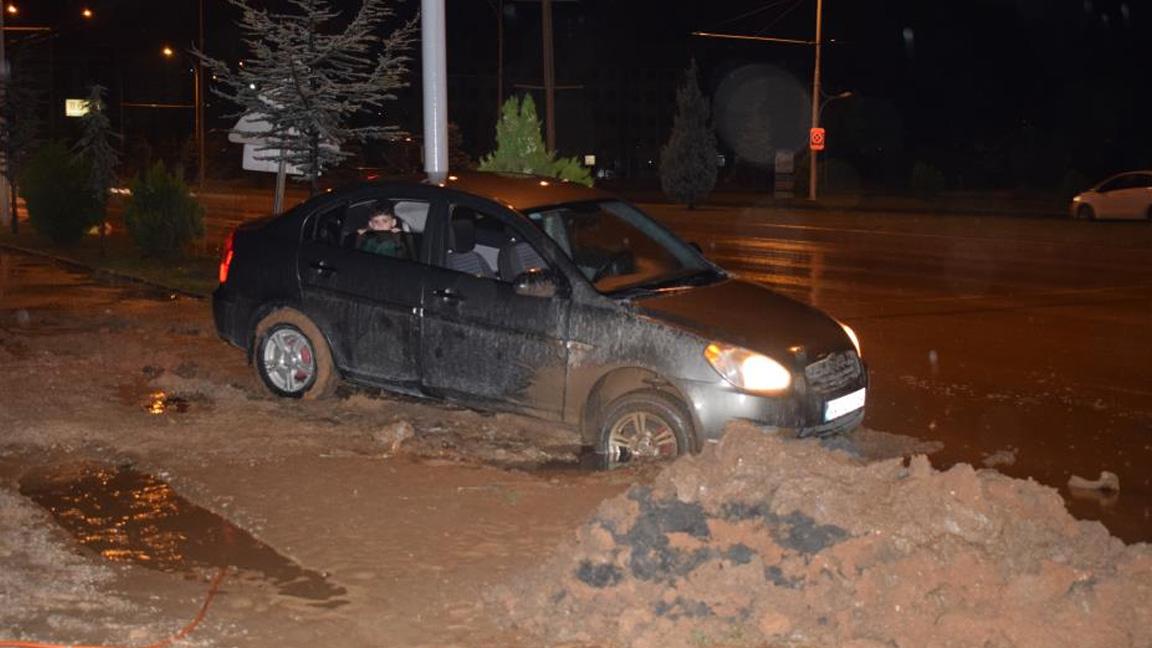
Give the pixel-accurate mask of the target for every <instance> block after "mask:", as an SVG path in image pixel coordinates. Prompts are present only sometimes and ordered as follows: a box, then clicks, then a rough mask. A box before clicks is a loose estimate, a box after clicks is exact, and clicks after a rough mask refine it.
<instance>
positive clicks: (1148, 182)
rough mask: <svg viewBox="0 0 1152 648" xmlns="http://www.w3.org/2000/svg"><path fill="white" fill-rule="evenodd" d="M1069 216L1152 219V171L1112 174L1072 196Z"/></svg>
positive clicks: (1093, 218) (1086, 218) (1090, 218)
mask: <svg viewBox="0 0 1152 648" xmlns="http://www.w3.org/2000/svg"><path fill="white" fill-rule="evenodd" d="M1071 212H1072V218H1083V219H1085V220H1095V219H1097V218H1120V219H1128V220H1133V219H1148V220H1152V171H1129V172H1127V173H1121V174H1119V175H1114V176H1112V177H1111V178H1108V179H1107V180H1105V181H1103V182H1101V183H1100V184H1098V185H1096V186H1095V187H1092V188H1091V189H1089V190H1088V191H1085V192H1084V193H1082V194H1080V195H1078V196H1076V197H1075V198H1073V199H1072V207H1071Z"/></svg>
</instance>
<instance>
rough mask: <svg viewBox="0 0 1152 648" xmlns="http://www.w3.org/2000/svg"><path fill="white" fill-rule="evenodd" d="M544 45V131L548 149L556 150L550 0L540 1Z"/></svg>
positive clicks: (554, 84)
mask: <svg viewBox="0 0 1152 648" xmlns="http://www.w3.org/2000/svg"><path fill="white" fill-rule="evenodd" d="M540 9H541V11H540V21H541V25H540V32H541V33H542V34H543V40H544V42H543V46H544V132H545V134H546V138H545V142H546V144H547V145H548V150H549V151H555V150H556V66H555V63H554V62H553V59H552V54H553V52H552V0H541V2H540Z"/></svg>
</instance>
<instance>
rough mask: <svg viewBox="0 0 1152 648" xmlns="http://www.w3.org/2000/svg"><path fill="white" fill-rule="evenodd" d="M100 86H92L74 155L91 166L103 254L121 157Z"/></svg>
mask: <svg viewBox="0 0 1152 648" xmlns="http://www.w3.org/2000/svg"><path fill="white" fill-rule="evenodd" d="M105 92H106V89H105V88H104V86H101V85H94V86H92V89H91V91H90V92H89V93H88V101H87V102H86V104H87V108H88V112H86V113H84V117H83V118H82V119H81V126H82V128H83V131H84V133H83V135H81V136H80V140H79V141H78V142H76V146H75V147H74V148H73V152H74V153H75V154H76V155H77V156H79V157H81V158H83V159H84V161H85V162H86V163H87V166H88V174H89V175H88V189H89V191H91V192H92V198H93V200H94V201H95V203H94V204H95V205H96V209H97V214H96V216H97V217H98V218H99V221H100V253H101V254H103V253H104V234H105V229H106V220H107V218H106V214H107V207H108V190H109V189H111V188H112V183H114V182H115V181H116V167H117V166H118V165H119V164H120V155H119V154H118V153H117V152H116V149H115V148H114V147H113V146H112V140H113V139H115V138H118V137H119V136H118V135H117V134H116V133H114V132H112V122H110V121H108V115H107V113H105V111H104V108H105V104H104V93H105Z"/></svg>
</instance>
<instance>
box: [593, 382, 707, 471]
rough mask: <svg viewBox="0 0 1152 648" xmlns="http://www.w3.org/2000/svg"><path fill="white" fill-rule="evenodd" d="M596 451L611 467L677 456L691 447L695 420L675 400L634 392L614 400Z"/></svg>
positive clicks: (607, 411) (606, 411) (604, 422)
mask: <svg viewBox="0 0 1152 648" xmlns="http://www.w3.org/2000/svg"><path fill="white" fill-rule="evenodd" d="M601 421H602V423H601V426H600V440H599V447H598V448H597V451H598V452H599V453H600V454H602V455H603V456H604V462H605V464H606V465H607V467H609V468H613V467H617V466H621V465H624V464H628V463H632V462H638V461H661V460H670V459H675V458H676V457H678V456H680V455H681V454H684V453H685V452H688V451H689V450H690V449H691V445H690V444H689V439H691V438H692V437H693V433H692V423H691V421H690V420H689V419H688V415H687V414H686V413H685V412H684V408H683V407H682V406H681V405H680V404H679V403H677V402H676V401H674V400H672V399H670V398H668V397H666V396H664V395H663V394H659V393H656V392H634V393H632V394H627V395H625V396H622V397H620V398H618V399H617V400H615V401H613V402H612V403H611V404H610V405H609V406H608V407H607V408H606V409H605V410H604V415H603V417H602V419H601Z"/></svg>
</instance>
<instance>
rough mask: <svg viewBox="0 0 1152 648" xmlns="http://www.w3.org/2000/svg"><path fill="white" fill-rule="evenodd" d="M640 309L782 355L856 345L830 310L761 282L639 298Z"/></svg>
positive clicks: (811, 355) (810, 354)
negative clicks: (806, 302) (802, 301)
mask: <svg viewBox="0 0 1152 648" xmlns="http://www.w3.org/2000/svg"><path fill="white" fill-rule="evenodd" d="M633 304H634V305H635V307H636V308H637V309H639V311H640V312H642V313H643V314H645V315H647V316H649V317H652V318H654V319H657V320H660V321H663V322H665V323H668V324H671V325H674V326H677V327H679V328H683V329H686V330H688V331H691V332H693V333H695V334H697V335H699V336H701V337H703V338H705V339H708V340H713V341H718V342H727V343H730V344H737V345H739V346H742V347H745V348H747V349H751V350H753V351H758V352H760V353H766V354H768V355H770V356H772V357H775V358H777V359H781V360H783V359H786V358H789V357H791V356H792V355H793V354H792V351H790V349H791V348H793V347H797V346H799V347H803V349H804V350H805V352H806V354H807V356H808V357H809V358H818V357H821V356H823V355H825V354H827V353H831V352H835V351H844V350H848V349H852V348H853V346H852V341H851V340H849V339H848V336H847V334H845V333H844V329H842V328H840V325H839V324H838V323H837V322H836V321H835V320H833V319H832V318H831V317H829V316H828V315H826V314H824V313H823V312H821V311H819V310H817V309H815V308H812V307H811V306H808V305H806V304H802V303H800V302H798V301H795V300H793V299H789V298H788V297H785V296H783V295H780V294H778V293H775V292H773V291H771V290H769V289H768V288H765V287H764V286H761V285H759V284H754V283H750V282H747V281H742V280H739V279H728V280H725V281H722V282H720V283H717V284H712V285H710V286H701V287H696V288H689V289H682V290H669V291H664V292H661V293H658V294H656V295H652V296H646V297H643V298H639V299H635V300H634V301H633Z"/></svg>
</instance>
